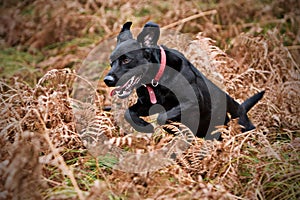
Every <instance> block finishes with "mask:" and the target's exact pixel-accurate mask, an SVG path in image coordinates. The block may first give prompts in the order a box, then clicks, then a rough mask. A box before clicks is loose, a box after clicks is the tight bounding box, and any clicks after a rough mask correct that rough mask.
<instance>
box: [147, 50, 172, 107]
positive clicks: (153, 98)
mask: <svg viewBox="0 0 300 200" xmlns="http://www.w3.org/2000/svg"><path fill="white" fill-rule="evenodd" d="M159 48H160V57H161V58H160V67H159V69H158V72H157V74H156V76H155V77H154V79H152V81H151V85H152V86H153V87H156V86H157V85H158V82H159V80H160V78H161V77H162V75H163V74H164V71H165V68H166V62H167V59H166V52H165V50H164V49H163V48H162V47H161V46H159ZM146 88H147V90H148V93H149V97H150V101H151V103H152V104H156V103H157V99H156V96H155V93H154V91H153V88H152V87H151V86H150V85H146Z"/></svg>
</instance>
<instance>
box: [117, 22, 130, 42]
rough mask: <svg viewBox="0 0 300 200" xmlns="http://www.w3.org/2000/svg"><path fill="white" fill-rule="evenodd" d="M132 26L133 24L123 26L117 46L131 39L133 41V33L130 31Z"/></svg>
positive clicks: (127, 23) (128, 23)
mask: <svg viewBox="0 0 300 200" xmlns="http://www.w3.org/2000/svg"><path fill="white" fill-rule="evenodd" d="M131 25H132V22H126V23H125V24H124V25H123V27H122V29H121V31H120V33H119V35H118V37H117V44H120V43H121V42H124V41H126V40H129V39H132V33H131V31H130V27H131Z"/></svg>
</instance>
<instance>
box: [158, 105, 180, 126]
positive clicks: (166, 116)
mask: <svg viewBox="0 0 300 200" xmlns="http://www.w3.org/2000/svg"><path fill="white" fill-rule="evenodd" d="M180 116H181V109H180V106H179V105H178V106H175V107H173V108H172V109H170V110H168V111H167V112H163V113H159V115H158V117H157V123H158V124H159V125H164V124H165V123H166V122H167V121H168V120H171V121H178V120H180Z"/></svg>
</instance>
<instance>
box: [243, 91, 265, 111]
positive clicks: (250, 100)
mask: <svg viewBox="0 0 300 200" xmlns="http://www.w3.org/2000/svg"><path fill="white" fill-rule="evenodd" d="M264 94H265V91H261V92H259V93H257V94H255V95H253V96H252V97H250V98H248V99H246V101H244V102H243V103H242V104H241V107H242V108H243V109H244V111H245V112H246V113H247V112H248V111H249V110H250V109H251V108H252V107H253V106H254V105H255V104H256V103H257V102H258V101H259V100H261V98H262V97H263V96H264Z"/></svg>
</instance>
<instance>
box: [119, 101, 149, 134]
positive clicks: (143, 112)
mask: <svg viewBox="0 0 300 200" xmlns="http://www.w3.org/2000/svg"><path fill="white" fill-rule="evenodd" d="M148 110H149V109H148V108H147V107H145V106H142V105H139V104H138V103H137V104H135V105H133V106H131V107H129V108H128V109H127V110H126V112H125V119H126V121H127V122H128V123H130V125H131V126H132V127H133V128H134V129H135V130H136V131H139V132H143V133H153V131H154V128H153V126H152V125H151V124H150V123H148V122H146V121H145V120H143V119H141V118H140V116H147V115H148Z"/></svg>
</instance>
